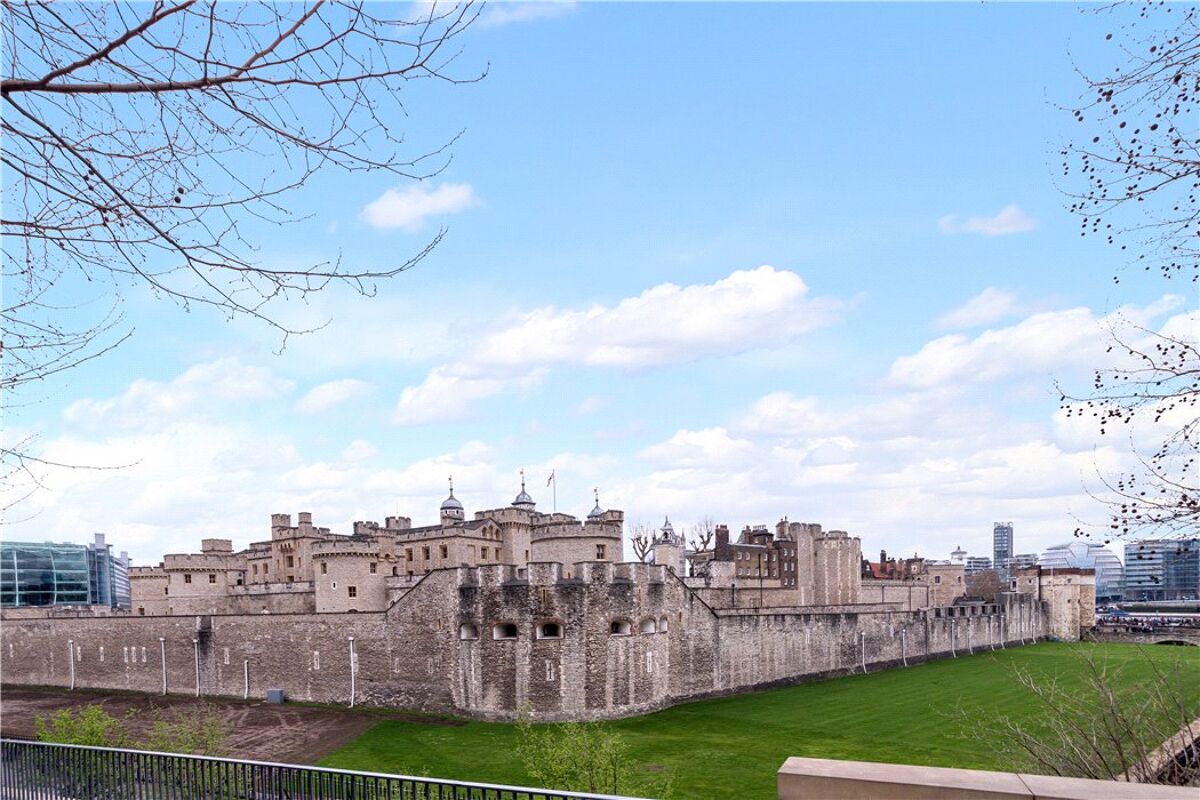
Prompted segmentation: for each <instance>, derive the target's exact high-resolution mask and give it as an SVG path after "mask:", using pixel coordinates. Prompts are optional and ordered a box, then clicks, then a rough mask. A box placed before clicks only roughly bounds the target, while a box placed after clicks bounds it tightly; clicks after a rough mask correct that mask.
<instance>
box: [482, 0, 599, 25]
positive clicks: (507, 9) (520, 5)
mask: <svg viewBox="0 0 1200 800" xmlns="http://www.w3.org/2000/svg"><path fill="white" fill-rule="evenodd" d="M577 5H578V4H577V3H576V2H575V0H503V1H502V2H498V3H497V2H493V3H489V4H488V6H487V8H486V9H485V10H484V12H483V15H482V16H481V17H480V18H479V24H480V26H481V27H484V28H499V27H500V26H502V25H509V24H512V23H516V22H534V21H536V20H543V19H553V18H555V17H561V16H563V15H565V14H570V13H571V12H572V11H574V10H575V8H576V7H577Z"/></svg>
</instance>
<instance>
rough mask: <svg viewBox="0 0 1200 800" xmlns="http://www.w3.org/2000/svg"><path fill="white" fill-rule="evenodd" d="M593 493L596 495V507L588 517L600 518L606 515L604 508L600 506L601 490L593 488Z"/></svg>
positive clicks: (591, 518)
mask: <svg viewBox="0 0 1200 800" xmlns="http://www.w3.org/2000/svg"><path fill="white" fill-rule="evenodd" d="M592 494H594V495H595V497H596V507H595V508H593V509H592V510H591V512H590V513H589V514H588V519H590V520H598V519H600V518H601V517H603V516H604V509H603V508H601V507H600V490H599V489H592Z"/></svg>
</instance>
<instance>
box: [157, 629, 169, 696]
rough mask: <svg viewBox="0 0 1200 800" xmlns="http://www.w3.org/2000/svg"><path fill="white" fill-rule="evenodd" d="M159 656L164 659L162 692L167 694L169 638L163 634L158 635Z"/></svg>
mask: <svg viewBox="0 0 1200 800" xmlns="http://www.w3.org/2000/svg"><path fill="white" fill-rule="evenodd" d="M158 657H159V660H161V661H162V684H163V692H162V693H163V694H164V695H165V694H166V693H167V640H166V639H164V638H163V637H162V636H160V637H158Z"/></svg>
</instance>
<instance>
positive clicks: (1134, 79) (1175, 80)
mask: <svg viewBox="0 0 1200 800" xmlns="http://www.w3.org/2000/svg"><path fill="white" fill-rule="evenodd" d="M1124 12H1125V7H1124V6H1123V5H1117V6H1108V7H1105V8H1103V9H1100V10H1099V13H1109V14H1112V15H1113V19H1114V21H1118V20H1122V19H1123V20H1124V21H1123V22H1121V24H1119V25H1118V26H1117V29H1116V31H1117V33H1116V35H1114V34H1113V33H1109V34H1107V35H1106V37H1105V39H1106V41H1108V42H1109V43H1110V44H1111V47H1112V48H1113V50H1114V56H1115V58H1117V59H1119V60H1120V62H1121V63H1120V64H1119V65H1114V67H1113V68H1112V71H1111V72H1110V73H1109V74H1107V75H1105V76H1103V77H1098V78H1097V77H1089V76H1088V75H1087V74H1086V73H1084V72H1082V71H1081V73H1080V74H1081V75H1082V77H1083V80H1084V81H1085V84H1086V90H1085V94H1084V95H1083V97H1082V100H1081V102H1080V104H1079V105H1078V106H1076V107H1074V108H1071V109H1070V112H1071V114H1072V116H1073V117H1074V118H1075V119H1076V120H1077V121H1078V122H1079V123H1080V125H1082V126H1083V127H1082V129H1083V130H1084V131H1086V133H1085V134H1084V135H1083V136H1082V137H1079V139H1078V140H1077V141H1072V142H1070V143H1068V145H1067V146H1066V147H1065V148H1064V149H1063V150H1062V157H1063V174H1064V176H1065V177H1066V180H1067V187H1068V188H1066V189H1065V191H1067V193H1068V195H1069V196H1070V198H1071V203H1070V210H1071V211H1072V212H1073V213H1075V214H1077V215H1079V216H1080V217H1081V227H1082V230H1081V235H1082V236H1102V237H1104V240H1105V241H1106V242H1107V243H1109V244H1111V245H1113V246H1115V247H1119V248H1120V250H1122V251H1124V252H1126V253H1127V254H1128V255H1129V257H1130V263H1131V264H1135V265H1139V266H1141V268H1142V269H1144V270H1146V271H1151V272H1155V273H1157V274H1158V275H1160V276H1161V277H1163V278H1164V279H1166V280H1169V281H1180V280H1182V281H1185V282H1187V283H1190V284H1195V283H1196V281H1197V277H1198V275H1200V206H1198V205H1197V194H1198V193H1200V138H1197V126H1196V119H1197V112H1198V110H1200V109H1197V97H1198V96H1200V18H1198V17H1197V9H1196V8H1195V7H1193V6H1187V5H1175V4H1169V3H1164V2H1160V1H1154V2H1152V1H1151V0H1145V1H1144V2H1143V3H1142V5H1141V7H1140V8H1139V9H1138V13H1137V14H1136V15H1134V16H1133V17H1132V18H1125V17H1124V16H1123V15H1124ZM1113 280H1114V281H1116V282H1118V283H1119V282H1120V276H1119V275H1117V276H1114V278H1113ZM1193 294H1194V290H1193ZM1111 336H1112V344H1111V345H1110V347H1109V348H1108V352H1109V354H1110V355H1111V356H1112V358H1113V364H1112V365H1110V366H1107V367H1104V368H1101V369H1097V370H1095V373H1094V380H1093V383H1092V386H1091V388H1090V390H1088V391H1085V392H1076V391H1073V390H1069V389H1063V388H1062V387H1060V393H1061V399H1062V408H1063V410H1064V411H1065V413H1066V415H1067V416H1068V417H1071V416H1090V417H1092V418H1093V419H1094V420H1095V421H1096V423H1097V426H1098V429H1099V431H1100V433H1101V434H1102V435H1105V436H1109V435H1112V434H1113V433H1114V432H1115V431H1116V430H1118V429H1124V430H1126V431H1127V432H1128V435H1129V438H1130V444H1131V447H1132V448H1133V450H1134V452H1135V454H1136V455H1137V459H1138V462H1139V465H1138V467H1137V468H1136V469H1134V470H1131V471H1128V472H1123V473H1121V474H1118V475H1106V476H1102V481H1103V483H1104V485H1105V487H1106V489H1107V492H1106V496H1105V497H1103V498H1102V499H1104V501H1105V502H1106V503H1108V504H1109V505H1110V513H1109V519H1108V520H1107V523H1106V526H1107V530H1108V535H1109V539H1110V540H1111V538H1113V537H1125V536H1133V535H1164V534H1167V535H1169V534H1172V533H1177V532H1185V531H1189V530H1191V531H1194V530H1195V529H1196V527H1197V523H1198V522H1200V477H1198V476H1197V469H1196V468H1197V463H1196V453H1197V445H1198V444H1200V442H1198V439H1197V437H1198V436H1200V417H1198V414H1200V348H1198V346H1197V339H1196V332H1195V331H1194V330H1190V331H1189V330H1182V331H1173V330H1161V331H1154V330H1149V329H1147V328H1144V327H1141V326H1138V325H1133V324H1130V323H1128V322H1125V321H1121V322H1118V323H1116V324H1114V326H1113V328H1112V330H1111ZM1139 425H1142V426H1145V425H1153V426H1156V427H1158V428H1160V429H1161V430H1165V431H1166V432H1165V433H1163V434H1162V435H1161V439H1160V440H1159V442H1158V443H1157V444H1156V445H1155V446H1154V447H1153V448H1149V452H1147V448H1145V447H1144V446H1139V445H1138V443H1137V441H1136V437H1135V435H1134V429H1135V427H1137V426H1139ZM1075 535H1076V536H1085V535H1087V534H1086V532H1085V531H1084V530H1083V529H1082V528H1080V529H1077V530H1076V532H1075ZM1106 543H1107V542H1106Z"/></svg>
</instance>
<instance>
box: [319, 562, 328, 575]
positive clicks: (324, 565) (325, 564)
mask: <svg viewBox="0 0 1200 800" xmlns="http://www.w3.org/2000/svg"><path fill="white" fill-rule="evenodd" d="M328 572H329V562H327V561H322V562H321V574H322V575H325V574H328Z"/></svg>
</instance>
